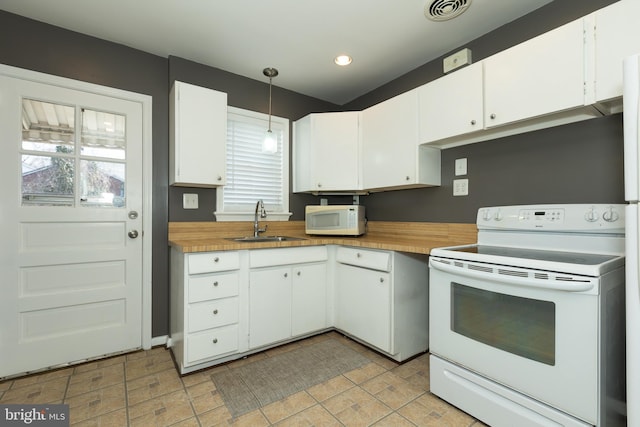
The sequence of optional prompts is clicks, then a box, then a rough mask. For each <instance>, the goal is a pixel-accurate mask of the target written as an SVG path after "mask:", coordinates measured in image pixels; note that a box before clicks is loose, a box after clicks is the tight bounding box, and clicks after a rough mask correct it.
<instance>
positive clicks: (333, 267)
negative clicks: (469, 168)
mask: <svg viewBox="0 0 640 427" xmlns="http://www.w3.org/2000/svg"><path fill="white" fill-rule="evenodd" d="M427 281H428V274H427V257H426V256H425V255H410V254H405V253H399V252H392V251H382V250H370V249H364V250H363V249H357V248H351V247H342V246H333V245H328V246H308V247H292V248H274V249H251V250H239V251H219V252H202V253H183V252H180V251H179V250H177V249H176V248H172V249H171V299H170V323H171V325H170V327H171V338H170V340H169V346H170V347H171V350H172V352H173V355H174V358H175V361H176V365H177V368H178V370H179V371H180V373H181V374H186V373H189V372H192V371H195V370H198V369H203V368H206V367H209V366H213V365H216V364H219V363H223V362H227V361H230V360H234V359H238V358H241V357H243V356H246V355H248V354H251V353H255V352H257V351H261V350H264V349H266V348H268V347H273V346H276V345H280V344H282V343H285V342H288V341H292V340H294V339H297V338H300V337H304V336H309V335H312V334H314V333H318V332H323V331H326V330H329V329H332V328H337V329H339V330H340V331H342V332H344V333H345V334H347V335H349V336H351V337H352V338H354V339H356V340H358V341H361V342H362V343H364V344H367V345H369V346H371V347H374V348H376V349H377V350H379V351H381V352H383V353H385V354H387V355H389V356H390V357H392V358H394V359H396V360H398V361H402V360H405V359H406V358H408V357H411V356H413V355H416V354H418V353H420V352H423V351H426V350H427V348H428V330H429V325H428V294H429V290H428V282H427Z"/></svg>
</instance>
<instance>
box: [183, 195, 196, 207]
mask: <svg viewBox="0 0 640 427" xmlns="http://www.w3.org/2000/svg"><path fill="white" fill-rule="evenodd" d="M182 209H198V195H197V194H190V193H183V194H182Z"/></svg>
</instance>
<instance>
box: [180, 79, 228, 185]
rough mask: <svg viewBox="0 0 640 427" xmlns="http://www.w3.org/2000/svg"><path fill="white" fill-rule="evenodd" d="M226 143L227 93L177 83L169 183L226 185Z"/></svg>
mask: <svg viewBox="0 0 640 427" xmlns="http://www.w3.org/2000/svg"><path fill="white" fill-rule="evenodd" d="M226 142H227V94H226V93H224V92H218V91H215V90H211V89H207V88H203V87H199V86H194V85H191V84H188V83H183V82H179V81H176V82H175V83H174V85H173V87H172V88H171V94H170V96H169V153H170V161H169V180H170V182H169V183H170V184H171V185H178V186H189V187H217V186H220V185H224V184H225V180H226V175H227V174H226V162H227V156H226V152H227V151H226Z"/></svg>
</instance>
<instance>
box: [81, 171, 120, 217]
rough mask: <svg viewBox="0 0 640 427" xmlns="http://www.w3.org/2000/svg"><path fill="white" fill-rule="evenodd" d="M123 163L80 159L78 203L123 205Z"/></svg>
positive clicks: (105, 205) (103, 205) (83, 204)
mask: <svg viewBox="0 0 640 427" xmlns="http://www.w3.org/2000/svg"><path fill="white" fill-rule="evenodd" d="M124 170H125V169H124V164H123V163H113V162H98V161H95V160H82V161H80V181H81V182H80V187H81V188H80V203H81V205H82V206H91V207H123V206H124V204H125V191H124Z"/></svg>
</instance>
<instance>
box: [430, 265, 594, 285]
mask: <svg viewBox="0 0 640 427" xmlns="http://www.w3.org/2000/svg"><path fill="white" fill-rule="evenodd" d="M429 267H431V268H435V269H436V270H440V271H444V272H445V273H451V274H455V275H456V276H464V277H471V278H473V279H480V280H491V281H493V282H500V283H505V284H507V285H518V286H527V287H530V288H540V289H550V290H553V291H567V292H584V291H589V290H591V289H593V283H592V282H591V281H584V282H570V281H565V280H551V279H550V280H546V279H532V278H529V277H518V276H511V275H502V274H496V273H487V272H484V271H476V270H469V269H468V268H461V267H455V266H451V265H449V264H447V263H445V262H442V261H439V260H434V259H433V258H429Z"/></svg>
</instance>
